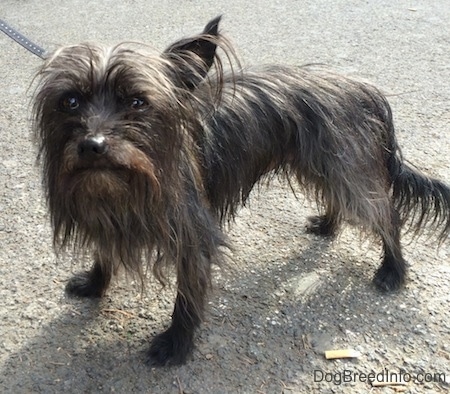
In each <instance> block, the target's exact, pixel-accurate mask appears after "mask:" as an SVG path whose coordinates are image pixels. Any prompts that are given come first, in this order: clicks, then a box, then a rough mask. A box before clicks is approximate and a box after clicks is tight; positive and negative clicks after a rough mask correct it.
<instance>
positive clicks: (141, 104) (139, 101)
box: [130, 97, 148, 110]
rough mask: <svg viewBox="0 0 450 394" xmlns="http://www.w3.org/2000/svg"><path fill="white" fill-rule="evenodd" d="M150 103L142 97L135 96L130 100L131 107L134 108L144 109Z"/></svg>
mask: <svg viewBox="0 0 450 394" xmlns="http://www.w3.org/2000/svg"><path fill="white" fill-rule="evenodd" d="M147 105H148V103H147V101H146V100H145V99H143V98H140V97H133V98H132V99H131V101H130V107H131V108H132V109H140V110H142V109H144V108H145V107H147Z"/></svg>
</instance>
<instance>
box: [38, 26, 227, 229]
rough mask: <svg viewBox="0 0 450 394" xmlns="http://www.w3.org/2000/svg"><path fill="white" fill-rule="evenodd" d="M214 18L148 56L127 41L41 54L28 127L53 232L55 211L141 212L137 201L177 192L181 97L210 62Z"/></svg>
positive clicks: (91, 214)
mask: <svg viewBox="0 0 450 394" xmlns="http://www.w3.org/2000/svg"><path fill="white" fill-rule="evenodd" d="M217 24H218V20H217V21H216V22H215V23H210V24H209V25H208V26H207V27H206V28H205V31H204V32H203V33H202V34H201V35H199V36H196V37H193V38H190V39H185V40H181V41H178V42H176V43H174V44H173V45H172V46H170V47H169V48H168V49H167V50H166V51H165V52H163V54H162V55H158V56H157V55H153V54H151V53H150V52H149V51H148V50H147V49H146V48H144V47H143V46H139V45H136V44H126V43H124V44H120V45H118V46H116V47H113V48H106V47H101V46H98V45H87V44H86V45H76V46H70V47H65V48H62V49H60V50H59V51H57V52H56V53H55V54H54V55H53V56H52V57H51V58H50V59H49V60H48V61H47V62H46V64H45V65H44V67H43V69H42V70H41V72H40V75H39V76H40V78H41V80H40V85H39V86H38V91H37V95H36V98H35V105H34V112H35V130H36V137H37V140H38V144H39V147H40V154H41V159H42V161H43V167H44V185H45V186H46V191H47V197H48V200H49V205H50V211H51V213H52V215H53V217H54V226H55V227H56V230H57V231H56V232H58V226H61V224H58V222H62V221H64V220H65V219H58V217H59V216H60V217H63V218H64V217H65V218H67V217H70V218H71V220H74V221H75V222H79V223H84V224H86V223H89V222H90V221H91V222H98V221H103V222H104V221H105V220H107V219H106V218H107V217H114V218H117V216H118V215H120V214H121V213H122V212H130V211H133V210H134V211H136V215H141V216H142V215H143V214H144V212H143V211H144V208H143V205H149V204H153V206H154V208H155V209H158V207H157V203H158V201H161V200H162V199H163V197H164V196H162V194H166V197H167V196H170V195H172V196H174V195H176V194H177V193H173V190H170V189H171V188H172V187H176V183H177V171H178V167H179V158H180V157H181V156H183V154H184V153H183V146H185V139H186V138H187V136H188V134H189V133H187V132H186V128H187V127H189V122H192V118H193V116H194V115H195V114H193V113H192V105H190V104H189V100H192V99H193V97H194V93H193V92H194V91H195V89H196V87H197V85H198V84H199V83H200V82H201V81H202V79H203V78H204V77H205V76H206V74H207V72H208V70H209V68H210V67H211V65H212V64H213V61H214V57H215V50H216V42H215V41H214V38H215V37H216V35H217ZM163 177H164V180H162V178H163ZM167 189H169V190H167ZM165 191H166V192H165ZM105 210H109V212H105ZM95 212H97V213H99V215H101V216H103V217H104V218H103V219H101V218H100V219H99V218H98V217H96V215H95ZM55 216H56V218H55ZM122 219H123V218H122ZM117 220H119V221H120V220H121V218H117ZM103 224H104V223H103ZM92 225H93V224H92ZM62 226H63V227H64V224H62Z"/></svg>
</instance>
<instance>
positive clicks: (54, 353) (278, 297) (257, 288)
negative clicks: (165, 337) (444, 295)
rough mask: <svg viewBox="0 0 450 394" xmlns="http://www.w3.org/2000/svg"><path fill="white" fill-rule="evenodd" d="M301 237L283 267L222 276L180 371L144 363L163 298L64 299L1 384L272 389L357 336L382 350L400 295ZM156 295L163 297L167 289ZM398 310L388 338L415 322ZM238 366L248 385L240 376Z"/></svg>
mask: <svg viewBox="0 0 450 394" xmlns="http://www.w3.org/2000/svg"><path fill="white" fill-rule="evenodd" d="M305 239H309V240H310V243H309V245H307V246H305V247H304V248H303V250H301V252H300V253H299V254H298V255H295V256H291V257H290V258H288V259H285V260H284V261H281V262H274V261H271V260H270V258H269V260H268V261H266V262H262V264H261V262H260V264H258V268H255V267H252V265H251V263H250V264H249V266H248V267H247V269H246V270H240V271H239V272H236V271H235V270H233V267H231V269H230V271H231V274H229V273H227V274H225V275H219V279H218V280H216V286H215V287H216V290H215V291H214V293H213V295H212V297H211V298H210V305H209V312H208V313H207V317H206V321H205V323H204V324H203V325H202V327H201V329H200V330H199V335H198V339H197V347H196V350H195V351H194V354H193V357H191V359H190V360H189V361H188V363H187V364H186V365H184V366H181V367H171V368H160V369H152V368H150V367H149V366H148V365H146V364H145V363H144V359H145V357H144V352H145V350H146V348H147V346H148V341H149V340H150V339H151V336H152V335H154V334H155V333H157V332H158V331H160V330H161V329H162V328H163V325H164V324H166V323H168V321H169V319H168V316H169V314H170V312H171V309H170V308H171V305H170V303H169V302H167V301H163V302H162V307H161V308H160V310H159V312H158V311H156V312H155V313H153V312H154V310H153V307H152V305H148V306H149V307H151V308H152V311H151V313H148V314H147V313H146V312H144V313H142V312H139V308H137V309H136V308H135V310H134V311H132V312H129V311H127V310H126V308H122V307H117V304H118V302H116V301H115V300H114V298H115V294H116V292H115V291H114V290H113V291H112V295H111V296H110V297H112V300H111V299H109V300H108V299H106V300H104V301H100V302H95V301H92V300H67V299H66V300H65V301H63V302H62V304H63V311H62V312H61V314H60V316H59V317H58V318H57V319H54V320H53V321H51V322H50V323H49V324H47V325H46V326H44V327H43V328H42V329H41V332H40V333H39V334H38V335H36V336H35V337H33V338H32V339H30V340H29V341H28V342H26V343H24V344H23V346H22V348H21V349H20V350H19V351H18V352H15V353H13V354H11V355H10V357H9V358H8V359H7V361H6V362H5V364H4V365H3V367H2V369H1V371H0V376H1V377H3V378H1V377H0V385H3V386H4V387H5V388H6V389H7V391H9V392H16V393H22V392H46V393H52V392H55V393H56V392H58V393H60V392H83V393H84V392H98V391H106V392H113V391H115V392H230V391H234V389H236V390H238V391H239V389H240V390H241V391H242V390H243V391H248V389H250V390H253V389H255V390H256V389H257V388H258V387H263V386H264V390H263V391H267V390H268V391H272V390H275V389H279V388H280V382H286V383H288V382H291V383H292V384H294V383H295V382H296V381H301V380H304V379H305V374H306V378H307V379H312V372H311V371H312V370H313V369H314V368H318V367H321V368H324V369H326V368H327V366H326V365H325V364H324V362H325V361H324V359H323V356H322V354H321V353H322V351H323V350H325V349H326V348H327V347H333V346H339V345H342V344H348V343H349V342H351V341H352V340H355V343H356V342H357V343H360V341H359V340H358V341H356V340H357V335H359V334H361V335H362V333H361V332H369V337H370V338H372V340H374V341H376V340H378V338H383V340H384V341H386V343H387V345H389V341H390V340H391V339H392V338H390V337H389V336H386V332H385V329H386V324H387V322H384V323H383V321H380V319H379V318H378V316H380V315H383V314H385V312H386V304H387V303H393V305H395V304H398V303H400V302H403V301H404V298H405V295H404V293H403V295H402V293H400V294H394V295H390V296H383V295H380V294H379V293H377V292H376V290H375V289H374V288H373V286H372V285H371V283H370V275H371V272H369V271H370V270H368V269H367V268H366V267H363V269H361V267H360V264H359V263H358V262H352V261H346V262H345V263H344V262H342V261H339V258H337V257H336V256H334V255H333V254H330V253H328V252H327V250H328V248H329V246H330V243H329V242H328V241H327V240H322V239H320V238H318V237H315V236H312V235H311V236H304V237H303V240H305ZM238 258H239V256H238ZM256 258H258V257H256ZM120 291H121V290H120V289H119V294H120ZM125 291H129V290H125ZM124 297H125V296H124ZM153 297H154V298H153V301H155V300H158V299H160V297H161V299H164V292H162V293H160V294H156V295H153ZM374 301H375V302H374ZM142 305H143V307H147V306H146V305H145V302H144V301H143V302H142ZM132 309H133V308H132ZM158 313H159V314H160V315H159V316H160V317H161V319H159V317H158ZM399 313H401V318H400V321H399V322H389V330H390V331H389V332H392V330H396V329H398V330H401V329H404V327H403V326H402V325H403V322H404V321H416V322H417V324H420V323H422V322H421V319H420V318H418V317H417V316H416V315H415V314H414V312H409V311H408V309H407V308H406V309H403V310H401V311H400V312H399ZM164 316H166V317H164ZM355 323H356V324H355ZM349 332H352V333H353V334H349ZM352 335H353V336H352ZM365 335H367V334H365ZM391 345H392V346H395V339H393V343H392V344H391ZM243 369H245V371H246V372H245V379H242V378H239V376H241V377H242V370H243ZM224 371H225V372H224ZM245 382H247V383H245ZM283 384H284V383H283ZM242 385H244V386H242ZM245 385H248V386H245Z"/></svg>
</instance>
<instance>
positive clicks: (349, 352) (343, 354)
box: [325, 349, 361, 360]
mask: <svg viewBox="0 0 450 394" xmlns="http://www.w3.org/2000/svg"><path fill="white" fill-rule="evenodd" d="M360 355H361V353H359V352H358V351H356V350H353V349H338V350H327V351H325V358H326V359H327V360H332V359H334V358H352V357H359V356H360Z"/></svg>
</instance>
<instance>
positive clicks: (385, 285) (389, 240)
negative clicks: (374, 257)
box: [373, 207, 406, 291]
mask: <svg viewBox="0 0 450 394" xmlns="http://www.w3.org/2000/svg"><path fill="white" fill-rule="evenodd" d="M400 224H401V222H400V215H399V214H398V212H397V210H396V209H395V208H393V207H392V208H391V220H390V221H389V223H387V225H385V227H384V228H383V229H382V231H379V230H378V231H377V232H378V233H379V234H380V235H381V238H382V241H383V260H382V264H381V267H380V268H379V269H378V271H377V272H376V274H375V277H374V279H373V281H374V284H375V285H376V286H377V287H378V288H379V289H380V290H383V291H394V290H398V289H400V288H401V287H402V286H403V285H404V283H405V280H406V263H405V260H404V259H403V255H402V251H401V245H400Z"/></svg>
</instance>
